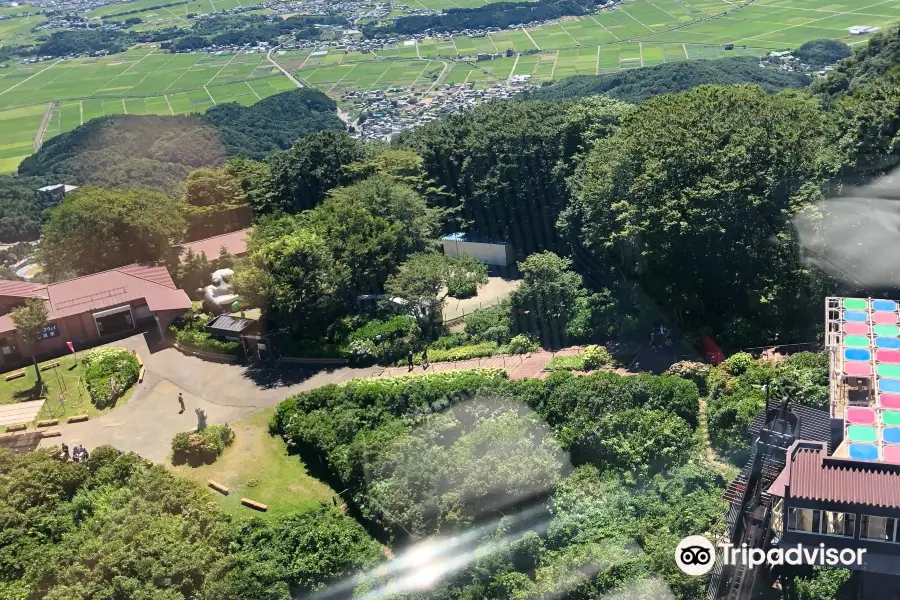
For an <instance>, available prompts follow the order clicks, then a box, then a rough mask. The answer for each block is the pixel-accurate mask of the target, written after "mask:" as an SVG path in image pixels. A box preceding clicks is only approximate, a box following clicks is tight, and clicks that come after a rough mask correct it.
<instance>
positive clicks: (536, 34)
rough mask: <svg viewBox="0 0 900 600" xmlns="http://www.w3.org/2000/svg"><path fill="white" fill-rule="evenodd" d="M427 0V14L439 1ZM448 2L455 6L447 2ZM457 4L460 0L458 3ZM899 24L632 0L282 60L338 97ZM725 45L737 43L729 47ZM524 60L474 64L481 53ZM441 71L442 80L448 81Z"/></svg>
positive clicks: (708, 1) (816, 5)
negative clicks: (472, 32)
mask: <svg viewBox="0 0 900 600" xmlns="http://www.w3.org/2000/svg"><path fill="white" fill-rule="evenodd" d="M443 1H444V0H422V2H423V3H424V4H425V5H427V6H428V7H429V8H434V7H436V5H433V4H432V2H437V3H438V4H440V3H441V2H443ZM448 1H449V0H448ZM454 1H455V2H456V3H458V0H454ZM898 21H900V4H898V3H897V2H896V0H887V1H885V0H879V1H874V2H868V1H867V2H865V3H864V4H860V3H859V2H856V0H834V1H833V2H831V3H829V4H827V5H823V4H822V3H821V2H817V1H816V0H756V1H755V2H753V3H752V4H751V3H747V4H735V3H732V2H725V1H724V0H689V1H687V0H652V1H651V0H632V1H629V2H626V3H624V4H622V5H620V6H619V7H618V8H616V9H615V10H610V11H600V12H599V13H597V14H593V15H588V16H584V17H569V18H563V19H560V20H558V21H555V22H552V23H548V24H545V25H542V26H540V27H533V28H527V29H515V30H506V31H499V32H491V33H490V34H488V35H485V36H481V37H467V36H456V37H453V38H452V39H450V38H448V39H425V40H418V41H416V42H407V43H405V44H401V45H398V46H397V47H395V48H388V49H385V50H381V51H379V52H377V53H376V54H377V55H376V54H371V53H369V54H359V53H353V52H350V53H346V52H344V51H342V50H336V49H331V50H330V51H328V53H327V54H324V55H322V54H321V53H320V52H316V53H311V52H310V51H305V52H291V53H288V54H287V55H286V56H284V57H283V58H282V62H283V63H284V64H285V65H286V66H287V67H288V68H290V69H291V70H292V71H293V72H294V73H295V74H296V75H297V76H298V77H299V78H301V79H302V80H303V81H305V82H307V83H308V84H310V85H314V86H316V87H318V88H320V89H322V90H324V91H326V92H328V93H330V94H332V95H335V96H337V95H340V93H342V92H345V91H349V90H370V89H387V88H391V87H416V88H420V89H424V90H427V89H429V88H430V87H432V86H433V85H434V84H435V81H436V80H439V82H441V83H464V82H466V83H474V84H475V85H476V86H488V85H493V84H495V83H497V82H499V81H503V80H506V79H508V78H509V77H511V76H517V75H529V76H530V78H531V81H532V82H534V83H541V82H544V81H550V80H554V79H560V78H563V77H568V76H570V75H582V74H586V75H591V74H601V73H610V72H615V71H617V70H619V69H632V68H638V67H645V66H652V65H657V64H662V63H664V62H673V61H682V60H693V59H714V58H720V57H723V56H733V55H736V54H751V55H762V54H765V53H766V52H769V51H771V50H779V49H786V48H796V47H798V46H800V45H801V44H803V43H804V42H806V41H809V40H812V39H820V38H833V39H843V40H844V41H845V42H847V43H851V44H852V43H859V42H862V41H864V40H865V36H859V37H856V36H849V35H848V33H847V28H848V27H850V26H852V25H872V26H876V27H882V28H883V27H886V26H888V25H891V24H894V23H896V22H898ZM725 44H733V45H734V48H733V49H732V50H725V49H724V47H723V46H724V45H725ZM508 49H511V50H513V51H515V52H519V53H528V54H523V55H520V56H518V57H516V56H513V57H502V58H495V59H493V60H484V61H478V62H474V61H472V60H459V59H458V57H463V56H468V57H472V58H474V57H475V56H476V55H478V54H498V53H505V52H506V51H507V50H508ZM441 74H443V75H441Z"/></svg>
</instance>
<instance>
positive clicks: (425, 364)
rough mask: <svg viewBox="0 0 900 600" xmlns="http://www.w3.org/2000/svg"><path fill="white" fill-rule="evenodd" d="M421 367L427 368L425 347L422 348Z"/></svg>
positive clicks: (426, 349)
mask: <svg viewBox="0 0 900 600" xmlns="http://www.w3.org/2000/svg"><path fill="white" fill-rule="evenodd" d="M422 368H423V369H427V368H428V348H427V347H426V348H425V349H424V350H422Z"/></svg>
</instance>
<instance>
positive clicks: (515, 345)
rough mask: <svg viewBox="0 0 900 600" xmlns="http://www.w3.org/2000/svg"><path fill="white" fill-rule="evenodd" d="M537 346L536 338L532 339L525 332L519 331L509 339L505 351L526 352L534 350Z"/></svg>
mask: <svg viewBox="0 0 900 600" xmlns="http://www.w3.org/2000/svg"><path fill="white" fill-rule="evenodd" d="M538 347H539V344H538V343H537V340H533V339H531V338H530V337H528V336H527V335H525V334H522V333H520V334H519V335H517V336H516V337H514V338H513V339H511V340H509V344H507V346H506V351H507V352H509V353H510V354H528V353H529V352H534V351H535V350H537V349H538Z"/></svg>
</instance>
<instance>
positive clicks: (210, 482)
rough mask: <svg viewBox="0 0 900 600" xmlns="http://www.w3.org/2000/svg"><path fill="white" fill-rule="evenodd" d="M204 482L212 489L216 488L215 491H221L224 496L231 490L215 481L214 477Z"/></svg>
mask: <svg viewBox="0 0 900 600" xmlns="http://www.w3.org/2000/svg"><path fill="white" fill-rule="evenodd" d="M206 483H207V484H208V485H209V487H211V488H212V489H214V490H216V491H217V492H221V493H223V494H225V495H226V496H227V495H228V494H230V493H231V490H229V489H228V488H227V487H225V486H224V485H222V484H221V483H219V482H218V481H216V480H215V479H208V480H207V481H206ZM245 500H246V498H245Z"/></svg>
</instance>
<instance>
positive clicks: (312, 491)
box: [170, 408, 335, 518]
mask: <svg viewBox="0 0 900 600" xmlns="http://www.w3.org/2000/svg"><path fill="white" fill-rule="evenodd" d="M274 411H275V409H274V408H269V409H266V410H263V411H260V412H258V413H256V414H254V415H252V416H250V417H248V418H246V419H242V420H240V421H237V422H236V423H231V427H232V428H233V429H234V433H235V438H234V443H232V444H231V446H229V447H228V448H226V449H225V452H223V453H222V455H221V456H220V457H219V458H218V460H216V462H214V463H213V464H211V465H203V466H199V467H190V466H188V465H183V466H178V467H170V468H171V469H172V470H173V471H174V472H175V473H177V474H178V475H181V476H183V477H186V478H188V479H190V480H192V481H194V482H196V483H197V485H200V486H202V487H207V488H208V485H207V481H208V480H209V479H213V480H215V481H218V482H219V483H222V484H224V485H225V486H227V487H228V488H230V493H229V494H228V495H227V496H224V495H222V494H220V493H219V492H216V491H214V490H212V488H209V490H210V494H213V495H215V497H216V498H217V500H218V501H219V504H220V505H221V506H222V508H223V509H224V510H225V511H226V512H228V513H230V514H232V515H234V516H237V517H244V518H249V517H252V516H261V517H263V518H276V517H280V516H284V515H289V514H292V513H296V512H299V511H304V510H311V509H313V508H315V507H316V506H317V505H318V503H319V502H330V501H331V498H332V497H333V496H334V495H335V493H334V491H333V490H332V489H331V488H330V487H328V486H327V485H325V484H324V483H322V482H321V481H319V480H318V479H315V478H313V477H311V476H310V475H309V474H308V473H307V470H306V467H305V465H304V464H303V462H302V461H301V460H300V459H299V458H298V457H297V456H294V455H289V454H288V453H287V446H286V445H285V443H284V441H283V440H282V439H281V438H279V437H273V436H271V435H269V419H270V418H271V417H272V414H273V413H274ZM252 479H255V480H257V481H258V484H257V485H255V486H252V485H250V480H252ZM243 497H247V498H250V499H252V500H256V501H258V502H262V503H263V504H266V505H268V511H267V512H264V513H260V512H257V511H254V510H252V509H250V508H247V507H246V506H243V505H242V504H241V498H243Z"/></svg>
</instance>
